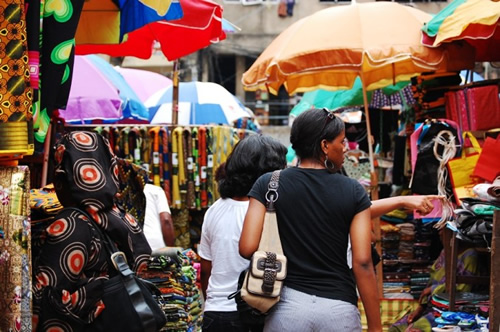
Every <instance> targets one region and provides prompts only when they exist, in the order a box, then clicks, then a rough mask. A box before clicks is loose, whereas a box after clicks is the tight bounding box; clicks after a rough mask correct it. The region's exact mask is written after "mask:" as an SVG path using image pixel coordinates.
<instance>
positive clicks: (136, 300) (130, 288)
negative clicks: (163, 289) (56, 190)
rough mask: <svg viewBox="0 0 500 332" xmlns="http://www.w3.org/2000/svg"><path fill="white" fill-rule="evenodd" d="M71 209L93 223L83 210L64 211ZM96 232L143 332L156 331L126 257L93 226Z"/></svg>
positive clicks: (109, 239) (73, 208)
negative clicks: (119, 275) (120, 280)
mask: <svg viewBox="0 0 500 332" xmlns="http://www.w3.org/2000/svg"><path fill="white" fill-rule="evenodd" d="M67 209H71V210H75V211H78V212H79V213H81V214H83V215H84V216H86V217H87V218H88V219H89V220H90V222H94V221H93V220H94V219H93V218H92V217H91V216H90V215H89V214H88V213H87V212H86V211H84V210H81V209H79V208H77V207H67V208H65V210H67ZM95 226H96V227H95V228H96V230H97V232H98V233H100V235H101V238H102V240H103V242H104V247H105V248H106V251H107V252H108V254H109V255H110V261H111V264H112V265H113V266H114V267H115V269H116V270H117V271H118V272H119V273H120V274H121V275H122V276H123V279H122V281H123V285H124V286H125V288H126V289H127V293H128V295H129V297H130V301H131V302H132V304H133V306H134V308H135V311H136V312H137V314H138V315H139V317H140V319H141V322H142V326H143V328H144V331H145V332H153V331H156V330H157V329H156V321H155V318H154V315H153V313H152V311H151V309H150V308H149V306H147V305H145V304H146V299H145V298H144V295H143V294H142V290H141V288H140V287H139V285H138V284H137V281H136V280H135V278H133V276H134V275H135V273H134V271H132V270H131V269H130V267H129V265H128V263H127V257H126V256H125V254H124V253H123V251H119V250H118V248H117V247H116V245H115V243H114V242H113V240H112V239H111V238H110V237H109V235H108V234H107V233H106V232H104V231H103V230H102V229H101V228H100V227H99V225H97V224H96V225H95Z"/></svg>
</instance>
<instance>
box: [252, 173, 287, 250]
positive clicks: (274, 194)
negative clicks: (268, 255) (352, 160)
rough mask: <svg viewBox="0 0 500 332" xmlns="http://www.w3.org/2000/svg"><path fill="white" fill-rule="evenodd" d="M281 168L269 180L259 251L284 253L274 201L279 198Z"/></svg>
mask: <svg viewBox="0 0 500 332" xmlns="http://www.w3.org/2000/svg"><path fill="white" fill-rule="evenodd" d="M280 172H281V171H280V170H277V171H274V172H273V174H272V175H271V179H270V180H269V184H268V186H267V192H266V196H265V197H266V215H265V217H264V225H263V228H262V235H261V237H260V242H259V249H258V250H259V251H267V252H274V253H277V254H281V255H283V248H282V246H281V239H280V234H279V230H278V222H277V220H276V208H275V206H274V203H275V202H276V201H277V200H278V186H279V177H280Z"/></svg>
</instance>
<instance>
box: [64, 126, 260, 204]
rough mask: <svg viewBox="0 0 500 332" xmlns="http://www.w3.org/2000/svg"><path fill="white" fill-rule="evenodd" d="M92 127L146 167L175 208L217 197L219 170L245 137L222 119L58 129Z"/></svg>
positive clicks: (120, 153)
mask: <svg viewBox="0 0 500 332" xmlns="http://www.w3.org/2000/svg"><path fill="white" fill-rule="evenodd" d="M79 129H82V130H90V131H94V132H97V133H99V134H101V135H103V136H105V137H106V138H107V139H108V141H109V142H110V145H111V148H112V149H113V151H114V152H115V154H116V155H117V156H118V157H119V158H123V159H127V160H130V161H132V162H133V163H135V164H137V165H139V166H142V167H143V168H145V169H146V170H147V171H148V172H149V174H150V178H151V179H152V180H153V183H154V184H155V185H157V186H160V187H162V188H163V189H164V190H165V193H166V195H167V198H168V201H169V204H170V207H171V208H172V209H185V208H187V209H188V210H201V209H204V208H208V207H209V206H210V205H211V204H212V203H213V202H215V200H216V199H217V198H218V197H219V195H218V191H217V186H216V182H215V181H214V176H215V171H216V170H217V168H218V167H219V165H221V164H222V163H223V162H225V161H226V159H227V156H228V155H229V153H230V152H231V151H232V147H233V146H234V145H235V144H236V143H237V142H238V141H239V140H240V139H241V138H243V137H245V136H247V135H250V134H252V133H254V132H253V131H249V130H246V129H237V128H232V127H230V126H227V125H224V126H220V125H211V124H210V125H186V126H183V125H171V124H166V125H160V124H116V125H115V124H64V126H62V127H61V126H59V127H58V128H57V129H56V130H55V131H56V133H59V134H61V131H63V132H66V131H74V130H79Z"/></svg>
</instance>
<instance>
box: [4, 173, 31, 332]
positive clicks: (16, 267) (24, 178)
mask: <svg viewBox="0 0 500 332" xmlns="http://www.w3.org/2000/svg"><path fill="white" fill-rule="evenodd" d="M29 179H30V176H29V168H28V167H27V166H19V167H0V298H1V299H2V301H0V331H31V231H30V223H29V215H30V208H29V204H28V197H29V187H30V183H29Z"/></svg>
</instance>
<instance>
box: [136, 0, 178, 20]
mask: <svg viewBox="0 0 500 332" xmlns="http://www.w3.org/2000/svg"><path fill="white" fill-rule="evenodd" d="M139 2H140V3H142V4H143V5H145V6H148V7H149V8H151V9H154V10H155V11H156V13H157V14H158V15H159V16H164V15H165V14H166V13H167V12H168V9H169V8H170V4H171V3H172V0H139Z"/></svg>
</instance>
